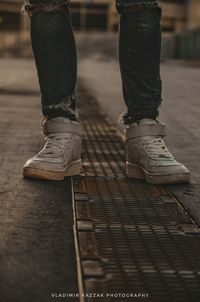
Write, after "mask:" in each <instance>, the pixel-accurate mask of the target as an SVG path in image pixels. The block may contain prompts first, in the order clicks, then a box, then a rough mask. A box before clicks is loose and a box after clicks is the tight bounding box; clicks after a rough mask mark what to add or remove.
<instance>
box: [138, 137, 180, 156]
mask: <svg viewBox="0 0 200 302" xmlns="http://www.w3.org/2000/svg"><path fill="white" fill-rule="evenodd" d="M140 145H141V147H142V148H143V150H144V151H145V152H147V153H148V155H149V156H150V157H151V158H153V159H161V158H162V159H163V160H170V159H171V160H173V159H174V158H173V156H172V154H171V153H170V152H169V150H168V148H167V146H166V144H165V142H164V140H163V139H162V138H161V137H151V136H146V137H143V138H141V140H140Z"/></svg>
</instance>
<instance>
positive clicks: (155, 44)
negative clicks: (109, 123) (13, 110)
mask: <svg viewBox="0 0 200 302" xmlns="http://www.w3.org/2000/svg"><path fill="white" fill-rule="evenodd" d="M68 6H69V2H68V1H67V2H66V1H64V0H30V1H29V4H28V5H25V9H26V10H27V11H28V13H29V15H30V18H31V38H32V47H33V52H34V56H35V62H36V67H37V71H38V77H39V83H40V88H41V96H42V111H43V114H44V116H45V117H46V118H52V117H57V116H64V117H68V118H70V119H72V120H76V114H75V93H74V90H75V84H76V75H77V56H76V47H75V41H74V36H73V31H72V25H71V19H70V14H69V10H68ZM116 9H117V11H118V13H119V15H120V26H119V28H120V29H119V63H120V70H121V77H122V87H123V96H124V101H125V104H126V106H127V113H126V114H125V115H124V122H125V123H131V122H134V121H136V122H137V121H139V120H141V119H143V118H154V119H155V118H156V117H157V116H158V109H159V106H160V104H161V79H160V49H161V26H160V17H161V11H160V8H159V7H158V3H157V1H156V0H116ZM85 106H86V110H87V104H85ZM113 106H114V104H113Z"/></svg>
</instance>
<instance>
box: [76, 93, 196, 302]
mask: <svg viewBox="0 0 200 302" xmlns="http://www.w3.org/2000/svg"><path fill="white" fill-rule="evenodd" d="M80 93H81V97H82V98H83V97H84V96H85V94H86V93H87V92H86V91H84V89H83V88H82V89H81V91H80ZM88 99H89V100H90V104H89V105H88V104H87V106H89V108H90V112H89V113H88V115H87V112H82V116H83V125H84V131H85V134H84V150H83V156H84V160H85V166H84V174H85V176H84V175H83V176H80V177H74V178H73V195H74V198H73V203H74V218H75V238H76V243H77V244H76V245H77V246H76V252H77V260H78V264H79V265H78V268H79V283H80V294H81V295H82V294H83V293H85V294H87V293H99V294H100V293H102V294H103V297H99V298H96V297H87V295H86V297H85V298H81V299H80V300H81V301H120V302H121V301H133V300H136V301H152V302H157V301H158V302H160V301H174V302H178V301H180V302H186V301H187V302H188V301H196V302H197V301H198V302H199V301H200V252H199V251H200V232H199V230H198V229H197V228H196V226H195V225H194V224H193V223H192V222H191V220H190V219H189V218H188V216H187V215H186V213H184V212H183V210H182V208H181V207H180V206H179V204H178V202H177V201H176V199H175V198H174V197H173V196H172V195H171V194H170V192H169V191H167V190H166V189H165V188H164V187H160V186H151V185H148V184H146V183H144V182H140V181H135V180H132V179H128V178H126V176H125V169H124V148H123V143H122V141H121V138H120V137H119V135H118V133H117V131H116V130H115V129H114V128H113V126H112V125H110V123H108V121H107V120H106V117H105V116H103V115H102V114H101V113H100V111H99V110H98V106H97V105H96V103H95V101H94V100H93V99H92V98H91V96H90V98H88ZM87 101H88V100H87ZM81 109H82V108H80V110H81ZM122 294H124V295H123V296H122ZM141 295H143V296H141Z"/></svg>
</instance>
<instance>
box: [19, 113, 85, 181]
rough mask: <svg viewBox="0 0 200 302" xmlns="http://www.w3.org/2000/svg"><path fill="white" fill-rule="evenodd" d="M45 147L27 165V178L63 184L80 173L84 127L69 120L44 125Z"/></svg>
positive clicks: (53, 120) (24, 172)
mask: <svg viewBox="0 0 200 302" xmlns="http://www.w3.org/2000/svg"><path fill="white" fill-rule="evenodd" d="M43 132H44V135H45V145H44V147H43V149H42V150H41V151H40V152H39V153H38V154H36V155H35V156H33V157H32V158H30V159H29V160H28V161H27V162H26V164H25V165H24V171H23V174H24V177H31V178H39V179H47V180H62V179H64V177H65V176H72V175H77V174H80V173H81V167H82V161H81V141H82V139H81V136H82V133H81V127H80V124H79V123H78V122H75V121H71V120H69V119H68V118H64V117H56V118H52V119H51V120H47V121H45V122H44V124H43Z"/></svg>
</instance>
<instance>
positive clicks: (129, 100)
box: [117, 0, 161, 123]
mask: <svg viewBox="0 0 200 302" xmlns="http://www.w3.org/2000/svg"><path fill="white" fill-rule="evenodd" d="M117 9H118V12H119V13H120V15H121V17H120V36H119V59H120V68H121V75H122V84H123V94H124V100H125V103H126V105H127V114H126V115H125V116H124V118H125V120H126V122H127V123H130V122H131V121H138V120H141V119H143V118H146V117H148V118H156V117H157V115H158V109H159V106H160V103H161V80H160V49H161V26H160V15H161V12H160V8H159V7H158V5H157V1H154V0H117Z"/></svg>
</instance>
